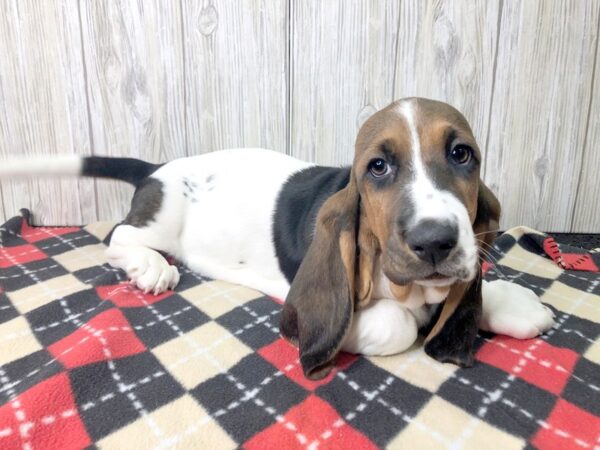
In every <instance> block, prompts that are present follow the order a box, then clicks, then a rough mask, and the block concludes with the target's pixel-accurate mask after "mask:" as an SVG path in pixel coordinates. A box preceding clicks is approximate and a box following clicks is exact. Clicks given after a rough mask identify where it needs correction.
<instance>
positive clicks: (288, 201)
mask: <svg viewBox="0 0 600 450" xmlns="http://www.w3.org/2000/svg"><path fill="white" fill-rule="evenodd" d="M480 166H481V153H480V150H479V147H478V146H477V143H476V141H475V138H474V137H473V133H472V131H471V128H470V127H469V124H468V123H467V121H466V120H465V118H464V117H463V116H462V115H461V114H460V113H459V112H458V111H457V110H456V109H454V108H453V107H451V106H450V105H448V104H445V103H441V102H437V101H433V100H427V99H423V98H408V99H403V100H400V101H396V102H394V103H392V104H391V105H389V106H388V107H386V108H385V109H383V110H381V111H379V112H377V113H375V114H374V115H373V116H372V117H370V118H369V119H368V120H367V121H366V122H365V124H364V125H363V126H362V128H361V129H360V131H359V133H358V137H357V139H356V146H355V152H354V162H353V164H352V166H351V167H324V166H319V165H315V164H311V163H308V162H304V161H300V160H297V159H295V158H292V157H290V156H287V155H285V154H282V153H279V152H274V151H269V150H264V149H231V150H222V151H218V152H213V153H207V154H203V155H199V156H192V157H188V158H182V159H177V160H174V161H171V162H169V163H167V164H163V165H155V164H150V163H147V162H143V161H140V160H136V159H130V158H104V157H95V156H94V157H79V156H66V157H62V158H54V159H50V160H48V159H44V160H38V161H27V163H23V161H13V162H6V163H4V164H3V165H2V167H1V168H0V176H8V175H10V176H15V175H32V174H61V175H65V174H72V175H83V176H92V177H105V178H113V179H119V180H123V181H126V182H129V183H131V184H133V185H134V186H135V187H136V191H135V194H134V196H133V200H132V203H131V210H130V212H129V214H128V215H127V217H126V218H125V220H124V222H123V223H122V224H120V225H119V226H117V227H116V229H115V230H114V232H113V234H112V238H111V241H110V246H109V248H108V250H107V256H108V260H109V262H110V264H112V265H113V266H114V267H117V268H121V269H123V270H124V271H125V272H126V273H127V275H128V277H129V278H130V279H131V280H132V282H133V283H135V284H136V285H137V286H138V287H139V288H140V289H142V290H144V291H145V292H153V293H154V294H160V293H161V292H163V291H165V290H167V289H170V288H174V287H175V286H176V285H177V283H178V281H179V273H178V271H177V268H176V267H175V266H171V265H169V264H168V262H167V261H166V259H165V258H164V257H163V255H162V254H161V253H159V252H163V253H168V254H171V255H173V256H174V257H175V258H177V259H179V260H180V261H182V262H184V263H185V264H186V265H187V266H188V267H189V268H190V269H191V270H194V271H197V272H199V273H201V274H203V275H205V276H208V277H211V278H217V279H221V280H225V281H229V282H233V283H238V284H242V285H246V286H249V287H251V288H255V289H257V290H259V291H262V292H264V293H266V294H269V295H272V296H275V297H278V298H280V299H285V303H284V306H283V312H282V315H281V323H280V331H281V333H282V335H283V336H284V337H286V338H287V339H289V340H291V341H292V342H294V343H296V344H297V345H298V347H299V351H300V361H301V364H302V367H303V370H304V373H305V375H306V376H307V377H309V378H313V379H317V378H321V377H323V376H325V375H326V374H327V373H328V372H329V370H330V369H331V367H332V365H333V364H334V361H335V356H336V354H337V353H338V352H339V351H340V350H341V349H344V350H347V351H350V352H354V353H363V354H367V355H389V354H394V353H399V352H402V351H404V350H406V349H407V348H408V347H410V346H411V345H412V344H413V343H414V342H415V340H416V339H417V334H418V332H419V330H421V331H423V330H426V332H427V337H426V338H425V352H426V353H427V354H429V355H430V356H431V357H433V358H435V359H437V360H439V361H443V362H452V363H455V364H459V365H461V366H469V365H471V364H472V361H473V342H474V339H475V336H476V333H477V330H478V329H479V328H481V329H484V330H489V331H493V332H497V333H503V334H507V335H510V336H514V337H517V338H531V337H534V336H537V335H538V334H540V333H542V332H544V331H545V330H547V329H549V328H550V327H551V326H552V325H553V315H552V312H551V311H550V310H549V309H548V308H547V307H545V306H544V305H543V304H542V303H541V302H540V301H539V299H538V298H537V296H536V295H535V294H534V293H533V292H532V291H530V290H528V289H525V288H523V287H521V286H518V285H515V284H511V283H508V282H505V281H494V282H490V283H487V282H482V279H481V272H480V261H481V254H482V253H484V252H482V251H481V249H482V248H483V246H487V245H490V244H491V243H492V241H493V238H494V236H495V232H496V231H497V229H498V221H499V216H500V205H499V203H498V200H497V199H496V198H495V197H494V195H493V194H492V192H491V191H490V190H489V189H488V188H487V187H486V186H485V185H484V184H483V182H482V181H481V179H480ZM484 250H485V249H484Z"/></svg>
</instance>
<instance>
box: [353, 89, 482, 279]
mask: <svg viewBox="0 0 600 450" xmlns="http://www.w3.org/2000/svg"><path fill="white" fill-rule="evenodd" d="M480 164H481V153H480V151H479V148H478V146H477V143H476V141H475V138H474V137H473V133H472V131H471V128H470V127H469V124H468V123H467V121H466V120H465V118H464V117H463V116H462V115H461V114H460V113H459V112H458V111H457V110H456V109H454V108H453V107H451V106H450V105H448V104H446V103H441V102H436V101H432V100H425V99H405V100H400V101H398V102H395V103H392V104H391V105H390V106H388V107H387V108H385V109H384V110H382V111H379V112H378V113H376V114H375V115H373V116H372V117H371V118H370V119H369V120H368V121H367V122H366V123H365V124H364V126H363V127H362V129H361V130H360V132H359V135H358V138H357V141H356V152H355V158H354V165H353V169H354V177H355V181H356V183H357V186H358V191H359V193H360V199H361V208H362V209H363V210H364V220H365V221H366V222H367V223H368V226H369V228H370V229H371V231H372V232H373V234H374V235H375V237H376V239H377V241H378V243H379V246H380V248H381V263H382V268H383V271H384V274H385V275H386V276H387V277H388V278H389V279H390V280H392V281H393V282H394V283H396V284H407V283H411V282H416V283H419V284H423V285H434V286H442V285H451V284H453V283H454V282H455V281H457V280H462V281H469V280H471V279H473V278H474V276H475V274H476V271H477V267H478V264H477V256H478V250H477V246H476V243H475V237H474V233H473V223H474V221H475V217H476V214H477V199H478V193H479V183H480V181H479V169H480Z"/></svg>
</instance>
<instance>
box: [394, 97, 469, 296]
mask: <svg viewBox="0 0 600 450" xmlns="http://www.w3.org/2000/svg"><path fill="white" fill-rule="evenodd" d="M417 108H418V103H417V101H416V100H406V101H404V102H401V103H400V105H399V107H398V112H399V113H400V115H401V116H402V117H403V118H404V120H405V121H406V124H407V126H408V129H409V131H410V139H411V154H412V160H411V165H412V171H413V177H414V178H413V181H412V184H411V188H410V189H411V196H412V199H413V204H414V205H415V215H414V218H413V222H412V224H413V225H415V224H417V223H419V222H420V221H422V220H425V219H433V220H441V221H447V222H450V223H453V224H456V225H457V226H458V230H459V234H458V243H457V249H462V250H463V251H464V254H465V256H464V259H463V263H462V265H463V266H464V268H465V269H468V272H469V276H468V278H469V279H472V278H473V277H475V273H476V268H477V245H476V244H475V237H474V235H473V229H472V227H471V221H470V219H469V214H468V212H467V208H466V207H465V205H464V204H463V203H462V202H461V201H460V200H459V199H458V198H456V196H455V195H454V194H452V193H451V192H448V191H442V190H439V189H438V188H436V187H435V185H434V184H433V182H432V181H431V179H430V178H429V176H428V175H427V171H426V170H425V166H424V164H423V156H422V154H421V140H420V138H419V131H418V129H417V123H416V120H415V116H417V115H418V110H417ZM424 281H425V280H424ZM419 283H422V282H421V281H419ZM424 284H426V285H432V284H430V283H427V282H425V283H424Z"/></svg>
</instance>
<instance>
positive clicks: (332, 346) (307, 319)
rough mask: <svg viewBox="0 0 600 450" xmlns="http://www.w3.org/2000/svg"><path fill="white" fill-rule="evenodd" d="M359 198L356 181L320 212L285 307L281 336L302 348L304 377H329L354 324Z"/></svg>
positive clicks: (337, 194)
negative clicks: (344, 340)
mask: <svg viewBox="0 0 600 450" xmlns="http://www.w3.org/2000/svg"><path fill="white" fill-rule="evenodd" d="M358 201H359V196H358V192H357V189H356V186H355V184H354V182H353V181H352V175H351V181H350V182H349V184H348V186H346V187H345V188H344V189H342V190H341V191H339V192H337V193H335V194H334V195H332V196H331V197H330V198H329V199H327V201H326V202H325V203H324V204H323V206H322V207H321V210H320V211H319V215H318V217H317V224H316V232H315V236H314V237H313V240H312V242H311V244H310V246H309V248H308V251H307V253H306V255H305V256H304V259H303V260H302V264H301V265H300V268H299V269H298V273H297V274H296V276H295V277H294V280H293V282H292V285H291V287H290V292H289V294H288V296H287V298H286V301H285V304H284V306H283V312H282V316H281V323H280V329H281V333H282V335H283V336H284V337H285V338H287V339H289V340H291V341H292V342H294V343H295V344H297V345H298V347H299V350H300V362H301V364H302V369H303V370H304V375H305V376H306V377H307V378H310V379H320V378H323V377H325V376H326V375H327V374H328V373H329V371H330V370H331V368H332V366H333V364H334V360H335V356H336V355H337V353H338V351H339V349H340V347H341V345H342V341H343V339H344V337H345V335H346V332H347V331H348V329H349V327H350V324H351V322H352V314H353V311H354V294H353V293H354V289H355V286H354V284H355V282H354V279H355V267H356V258H357V255H356V239H357V237H356V236H357V226H358V224H357V222H358Z"/></svg>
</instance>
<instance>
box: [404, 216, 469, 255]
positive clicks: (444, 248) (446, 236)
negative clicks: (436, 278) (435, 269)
mask: <svg viewBox="0 0 600 450" xmlns="http://www.w3.org/2000/svg"><path fill="white" fill-rule="evenodd" d="M457 241H458V229H457V227H456V225H454V224H451V223H448V222H439V221H436V220H422V221H421V222H419V223H418V224H417V225H415V226H414V227H412V228H411V229H410V230H409V231H408V232H407V233H406V243H407V244H408V246H409V247H410V249H411V250H412V251H413V252H414V253H415V254H416V255H417V256H418V257H419V258H420V259H422V260H423V261H427V262H430V263H432V264H438V263H440V262H442V261H443V260H444V259H446V258H447V257H448V255H449V254H450V252H451V251H452V249H453V248H454V247H456V243H457Z"/></svg>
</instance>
